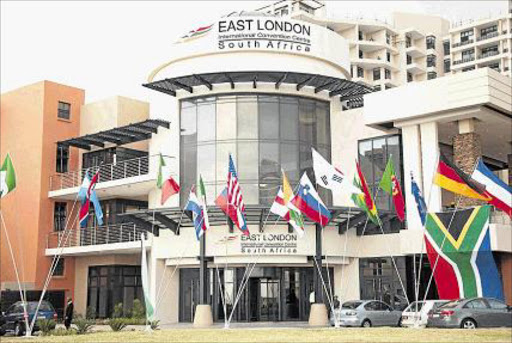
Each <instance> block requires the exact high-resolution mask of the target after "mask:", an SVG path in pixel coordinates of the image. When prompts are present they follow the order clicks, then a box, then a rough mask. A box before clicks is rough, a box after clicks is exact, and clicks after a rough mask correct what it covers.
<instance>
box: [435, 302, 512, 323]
mask: <svg viewBox="0 0 512 343" xmlns="http://www.w3.org/2000/svg"><path fill="white" fill-rule="evenodd" d="M427 326H429V327H439V328H463V329H475V328H477V327H501V326H506V327H512V307H511V306H507V305H506V304H505V303H504V302H502V301H499V300H497V299H493V298H470V299H459V300H453V301H450V302H447V303H446V304H443V305H441V306H439V307H438V308H437V309H435V310H434V311H431V312H430V313H429V316H428V323H427Z"/></svg>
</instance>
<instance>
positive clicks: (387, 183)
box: [379, 157, 405, 222]
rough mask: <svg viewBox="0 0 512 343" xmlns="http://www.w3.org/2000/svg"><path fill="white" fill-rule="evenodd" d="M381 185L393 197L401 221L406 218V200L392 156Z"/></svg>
mask: <svg viewBox="0 0 512 343" xmlns="http://www.w3.org/2000/svg"><path fill="white" fill-rule="evenodd" d="M379 187H380V188H381V189H382V190H383V191H384V192H386V193H388V194H389V195H392V197H393V204H394V205H395V212H396V216H397V217H398V219H400V221H401V222H403V221H404V219H405V202H404V196H403V194H402V188H401V187H400V183H399V182H398V180H397V178H396V174H395V168H394V167H393V160H392V159H391V157H390V158H389V160H388V163H387V165H386V169H385V170H384V174H382V179H381V180H380V183H379Z"/></svg>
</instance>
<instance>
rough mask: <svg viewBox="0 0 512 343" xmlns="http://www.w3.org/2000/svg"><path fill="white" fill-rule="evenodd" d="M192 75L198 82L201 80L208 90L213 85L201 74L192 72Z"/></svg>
mask: <svg viewBox="0 0 512 343" xmlns="http://www.w3.org/2000/svg"><path fill="white" fill-rule="evenodd" d="M194 77H195V78H196V79H197V80H199V81H200V82H202V83H203V85H205V86H206V87H207V88H208V89H209V90H212V89H213V85H212V84H211V83H210V82H208V81H206V80H205V79H204V78H203V77H202V76H201V75H197V74H194Z"/></svg>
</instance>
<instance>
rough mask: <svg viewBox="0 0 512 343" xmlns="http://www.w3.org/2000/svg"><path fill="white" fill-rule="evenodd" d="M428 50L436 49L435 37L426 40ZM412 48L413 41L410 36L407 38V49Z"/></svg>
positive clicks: (428, 37)
mask: <svg viewBox="0 0 512 343" xmlns="http://www.w3.org/2000/svg"><path fill="white" fill-rule="evenodd" d="M425 43H426V47H427V49H435V48H436V37H435V36H432V35H430V36H427V37H426V39H425ZM411 46H412V39H411V37H410V36H409V35H406V36H405V47H406V48H410V47H411Z"/></svg>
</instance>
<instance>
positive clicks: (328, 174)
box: [311, 148, 362, 194]
mask: <svg viewBox="0 0 512 343" xmlns="http://www.w3.org/2000/svg"><path fill="white" fill-rule="evenodd" d="M311 152H312V154H313V169H314V170H315V178H316V183H317V184H318V185H319V186H322V187H324V188H327V189H330V190H332V191H338V190H339V191H345V192H348V193H351V194H361V193H362V191H361V190H360V189H359V188H357V187H356V186H354V185H353V184H352V182H350V181H349V180H348V178H346V177H345V175H343V173H342V172H341V171H340V170H339V169H337V168H336V167H334V166H333V165H332V164H330V163H329V162H327V160H326V159H325V158H323V157H322V155H320V154H319V153H318V151H316V150H315V149H313V148H311Z"/></svg>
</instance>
